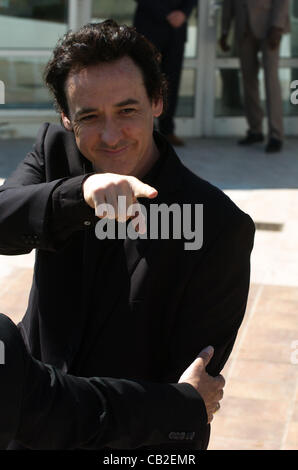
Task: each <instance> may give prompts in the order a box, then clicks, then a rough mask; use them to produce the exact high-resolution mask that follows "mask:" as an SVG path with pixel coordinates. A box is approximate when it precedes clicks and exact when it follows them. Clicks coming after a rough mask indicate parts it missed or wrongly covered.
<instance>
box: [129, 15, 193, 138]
mask: <svg viewBox="0 0 298 470" xmlns="http://www.w3.org/2000/svg"><path fill="white" fill-rule="evenodd" d="M134 26H135V28H136V30H137V31H138V32H139V33H141V34H143V35H144V36H145V37H146V38H147V39H149V41H150V42H152V44H154V45H155V47H156V48H157V49H158V50H159V51H160V52H161V54H162V64H161V67H162V71H163V73H164V74H165V76H166V78H167V80H168V86H169V88H168V103H167V108H166V111H165V113H164V115H163V116H161V117H160V118H159V131H160V132H161V133H162V134H164V135H167V134H172V133H173V132H174V129H175V122H174V117H175V113H176V108H177V101H178V94H179V85H180V79H181V71H182V65H183V57H184V46H185V40H186V24H184V25H183V26H181V28H172V27H171V26H170V24H168V23H166V22H165V21H164V22H160V23H158V22H155V21H154V19H152V18H151V17H148V15H147V16H146V15H145V14H143V12H142V11H139V10H137V11H136V14H135V17H134Z"/></svg>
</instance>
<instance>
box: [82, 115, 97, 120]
mask: <svg viewBox="0 0 298 470" xmlns="http://www.w3.org/2000/svg"><path fill="white" fill-rule="evenodd" d="M95 117H96V116H95V114H88V116H83V117H82V118H81V119H80V121H90V120H91V119H93V118H95Z"/></svg>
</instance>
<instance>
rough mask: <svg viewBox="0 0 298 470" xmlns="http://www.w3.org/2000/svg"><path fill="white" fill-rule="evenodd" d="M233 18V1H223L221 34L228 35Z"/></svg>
mask: <svg viewBox="0 0 298 470" xmlns="http://www.w3.org/2000/svg"><path fill="white" fill-rule="evenodd" d="M233 18H234V6H233V0H224V1H223V5H222V15H221V34H229V31H230V28H231V23H232V20H233Z"/></svg>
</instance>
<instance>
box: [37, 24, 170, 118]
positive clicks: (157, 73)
mask: <svg viewBox="0 0 298 470" xmlns="http://www.w3.org/2000/svg"><path fill="white" fill-rule="evenodd" d="M124 56H128V57H130V58H131V59H132V60H133V61H134V63H135V64H136V65H137V66H138V67H139V68H140V70H141V72H142V75H143V79H144V85H145V88H146V91H147V95H148V97H149V99H150V101H151V102H153V101H155V100H157V99H159V98H162V99H163V102H164V108H165V106H166V97H167V82H166V79H165V77H164V75H163V74H162V72H161V68H160V63H161V54H160V53H159V51H158V50H157V49H156V48H155V47H154V46H153V44H151V42H149V41H148V40H147V39H146V38H145V37H144V36H142V35H141V34H139V33H138V32H137V31H136V30H135V28H133V27H129V26H126V25H118V24H117V23H116V22H115V21H114V20H106V21H103V22H102V23H88V24H86V25H85V26H83V27H82V28H81V29H80V30H79V31H76V32H73V31H69V32H68V33H66V34H65V36H64V37H63V38H62V39H60V40H59V42H58V44H57V45H56V47H55V49H54V51H53V56H52V58H51V59H50V61H49V62H48V63H47V65H46V68H45V72H44V80H45V83H46V85H47V87H48V88H49V90H50V91H51V92H52V94H53V96H54V101H55V107H56V109H57V111H58V112H63V113H64V114H66V115H67V116H68V114H69V110H68V104H67V98H66V94H65V82H66V80H67V77H68V75H69V73H70V72H76V71H79V70H82V69H83V68H85V67H88V66H89V65H96V64H99V63H103V62H105V63H107V62H113V61H116V60H118V59H121V58H122V57H124Z"/></svg>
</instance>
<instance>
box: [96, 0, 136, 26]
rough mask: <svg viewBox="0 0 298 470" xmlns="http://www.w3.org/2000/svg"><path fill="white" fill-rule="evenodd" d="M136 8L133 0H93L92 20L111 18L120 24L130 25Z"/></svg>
mask: <svg viewBox="0 0 298 470" xmlns="http://www.w3.org/2000/svg"><path fill="white" fill-rule="evenodd" d="M135 8H136V2H135V1H134V0H125V1H123V0H93V3H92V21H94V22H96V21H103V20H106V19H107V18H113V19H114V20H115V21H117V22H118V23H120V24H127V25H129V26H131V25H132V22H133V14H134V11H135Z"/></svg>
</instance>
